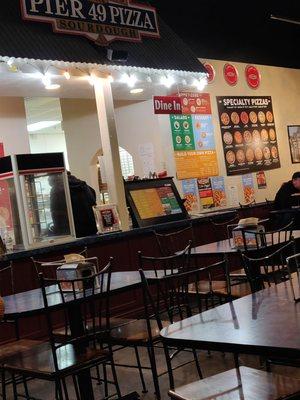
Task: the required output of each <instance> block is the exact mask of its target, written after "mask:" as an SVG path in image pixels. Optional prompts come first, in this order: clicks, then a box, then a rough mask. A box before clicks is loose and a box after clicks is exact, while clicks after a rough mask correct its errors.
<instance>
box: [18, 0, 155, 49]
mask: <svg viewBox="0 0 300 400" xmlns="http://www.w3.org/2000/svg"><path fill="white" fill-rule="evenodd" d="M20 2H21V10H22V16H23V19H25V20H28V21H37V22H45V23H51V24H52V26H53V30H54V32H58V33H66V34H73V35H82V36H85V37H87V38H88V39H90V40H92V41H94V42H96V43H97V44H99V45H102V46H103V45H108V44H109V43H110V42H112V41H114V40H125V41H129V42H141V41H142V37H143V36H148V37H153V38H159V37H160V34H159V27H158V22H157V14H156V10H155V8H153V7H151V6H149V5H147V4H139V3H131V0H20Z"/></svg>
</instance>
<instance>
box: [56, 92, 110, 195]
mask: <svg viewBox="0 0 300 400" xmlns="http://www.w3.org/2000/svg"><path fill="white" fill-rule="evenodd" d="M60 102H61V112H62V118H63V129H64V132H65V137H66V145H67V152H68V160H69V165H70V171H71V172H72V174H74V175H76V176H77V177H78V178H80V179H82V180H84V181H86V182H87V183H88V184H89V185H91V186H93V187H94V189H95V190H97V168H96V165H95V162H96V160H97V158H96V157H95V154H96V153H97V152H98V151H99V149H101V147H102V146H101V137H100V130H99V123H98V117H97V108H96V102H95V100H94V99H92V100H87V99H61V101H60ZM92 163H94V164H93V165H92Z"/></svg>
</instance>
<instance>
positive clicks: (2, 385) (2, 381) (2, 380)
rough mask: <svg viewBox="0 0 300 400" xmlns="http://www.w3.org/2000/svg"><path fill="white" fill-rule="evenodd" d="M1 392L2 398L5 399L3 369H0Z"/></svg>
mask: <svg viewBox="0 0 300 400" xmlns="http://www.w3.org/2000/svg"><path fill="white" fill-rule="evenodd" d="M1 394H2V399H3V400H6V381H5V372H4V370H2V371H1Z"/></svg>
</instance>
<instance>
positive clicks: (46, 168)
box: [0, 153, 75, 251]
mask: <svg viewBox="0 0 300 400" xmlns="http://www.w3.org/2000/svg"><path fill="white" fill-rule="evenodd" d="M0 235H1V237H2V238H3V240H4V242H5V245H6V247H7V250H9V251H12V250H15V249H16V250H17V249H22V248H24V249H30V248H37V247H43V246H47V245H49V246H50V245H53V244H56V243H64V242H67V241H70V240H73V239H74V238H75V230H74V223H73V215H72V207H71V199H70V192H69V186H68V178H67V173H66V169H65V164H64V157H63V153H51V154H23V155H15V156H9V157H3V158H0Z"/></svg>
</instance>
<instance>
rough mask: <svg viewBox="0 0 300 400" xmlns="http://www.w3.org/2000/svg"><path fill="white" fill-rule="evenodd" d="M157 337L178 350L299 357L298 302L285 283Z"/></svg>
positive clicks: (176, 325)
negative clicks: (190, 348) (205, 350)
mask: <svg viewBox="0 0 300 400" xmlns="http://www.w3.org/2000/svg"><path fill="white" fill-rule="evenodd" d="M161 337H162V338H163V339H164V340H165V341H166V342H167V343H168V344H169V345H174V346H179V347H180V346H182V347H184V346H185V345H186V346H187V347H193V348H197V349H207V350H216V351H222V352H231V353H235V354H238V353H244V354H257V355H267V356H273V357H274V356H275V357H276V356H277V357H285V358H291V359H292V358H293V359H295V358H300V303H295V302H294V300H293V296H292V291H291V286H290V282H285V283H281V284H279V285H277V286H275V287H271V288H267V289H264V290H262V291H260V292H257V293H255V294H252V295H249V296H246V297H243V298H241V299H239V300H235V301H233V302H231V303H227V304H224V305H221V306H219V307H216V308H214V309H211V310H208V311H205V312H203V313H201V314H198V315H195V316H193V317H191V318H187V319H185V320H183V321H180V322H177V323H174V324H172V325H170V326H169V327H168V328H165V329H163V330H162V331H161Z"/></svg>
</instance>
